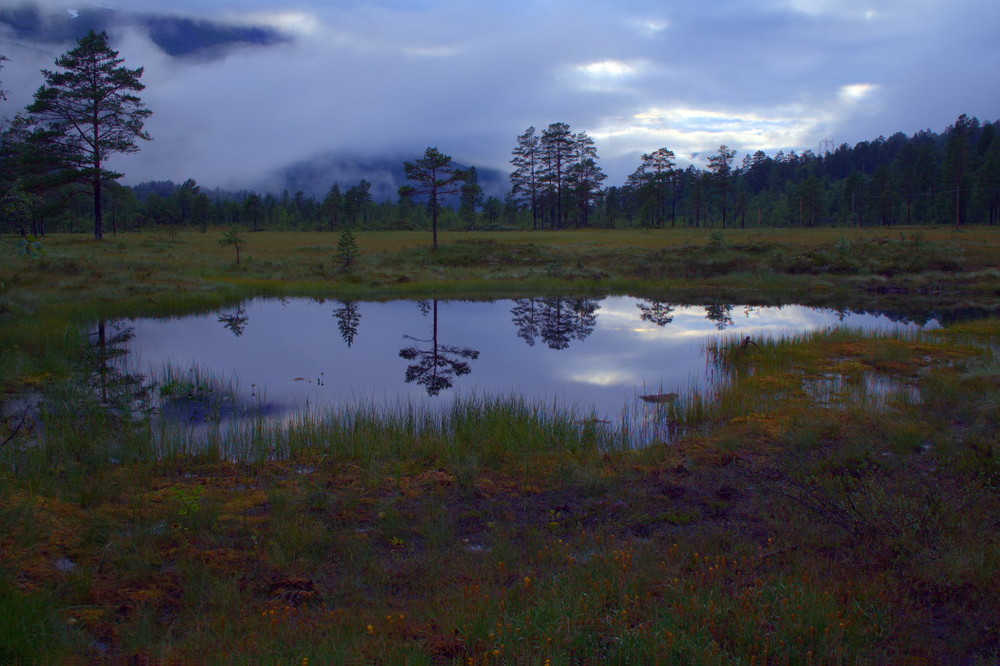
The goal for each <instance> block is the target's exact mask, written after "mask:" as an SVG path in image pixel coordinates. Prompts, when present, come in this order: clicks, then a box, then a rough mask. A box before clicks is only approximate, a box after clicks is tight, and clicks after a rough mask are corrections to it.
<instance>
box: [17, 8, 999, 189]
mask: <svg viewBox="0 0 1000 666" xmlns="http://www.w3.org/2000/svg"><path fill="white" fill-rule="evenodd" d="M42 4H43V5H45V6H48V7H52V8H61V9H65V8H66V7H72V6H74V5H69V4H66V3H61V4H56V3H53V2H43V3H42ZM117 6H118V7H120V8H123V9H142V10H149V11H157V12H163V11H169V12H172V13H175V14H180V15H185V16H196V17H204V18H209V19H212V20H217V21H226V22H235V23H241V24H253V25H271V26H275V27H277V28H279V29H280V30H282V31H284V32H285V33H286V34H288V35H289V36H290V37H291V39H290V40H289V41H287V42H286V43H284V44H282V45H279V46H271V47H267V48H260V47H257V48H240V49H236V50H233V51H230V52H229V53H228V54H227V55H226V56H225V57H221V58H216V59H212V60H208V61H205V60H193V59H179V58H172V57H170V56H167V55H166V54H164V53H163V52H162V51H160V50H159V49H158V48H157V47H156V46H155V45H154V44H152V43H151V42H150V41H149V40H148V38H147V37H145V36H144V35H142V34H140V33H138V32H129V33H125V34H120V35H116V36H115V47H116V48H117V49H119V50H120V52H121V55H122V56H123V57H124V58H125V59H126V64H127V65H128V66H131V67H136V66H140V65H142V66H144V67H145V75H144V78H143V81H144V83H145V84H146V85H147V89H146V91H145V92H144V93H143V99H144V100H145V101H146V103H147V106H148V107H149V108H150V109H152V110H153V111H154V116H153V117H152V118H151V119H150V121H149V123H148V125H147V127H148V129H149V130H150V131H151V133H152V134H153V135H154V137H155V140H154V141H153V142H152V143H150V144H145V145H144V146H143V149H142V151H141V153H139V154H137V155H134V156H129V157H127V158H125V159H127V163H125V164H123V165H121V166H122V168H123V169H124V170H126V171H127V172H128V177H127V179H126V181H127V182H138V181H142V180H150V179H173V180H175V181H181V180H183V179H185V178H188V177H193V178H196V179H197V180H198V181H199V182H200V183H202V184H205V185H209V186H215V185H220V186H228V185H239V184H242V183H246V182H250V181H253V180H254V179H259V178H260V177H262V176H263V175H264V174H266V173H268V172H271V171H273V170H275V169H276V168H279V167H281V166H284V165H286V164H289V163H292V162H295V161H298V160H303V159H309V158H312V157H314V156H317V155H320V154H323V153H328V152H331V151H332V152H334V153H336V154H343V155H353V156H357V157H383V156H384V157H393V158H395V157H400V156H401V157H404V158H412V157H416V156H418V155H419V154H420V153H422V152H423V149H424V148H426V147H427V146H436V147H438V148H439V149H441V150H442V151H444V152H446V153H448V154H451V155H452V156H453V157H455V159H457V160H460V161H462V162H464V163H467V164H474V165H477V166H483V167H494V168H499V169H504V170H506V169H507V165H508V160H509V159H510V151H511V148H512V147H513V145H514V142H515V138H516V136H517V135H518V134H519V133H521V132H522V131H524V129H525V128H526V127H528V126H529V125H534V126H536V127H538V128H539V129H541V128H543V127H545V126H546V125H548V124H549V123H552V122H556V121H560V122H566V123H569V125H570V126H571V127H572V128H573V129H574V130H575V131H580V130H584V131H586V132H588V133H589V134H590V135H591V136H593V137H594V138H595V140H596V142H597V146H598V150H599V153H600V156H601V158H602V164H603V165H604V167H605V170H606V171H607V172H608V174H609V176H610V178H609V181H608V184H620V183H621V182H622V181H623V180H624V178H625V176H626V175H627V174H628V173H629V172H630V171H632V170H633V169H634V168H635V166H636V165H637V163H638V159H639V156H640V154H641V153H643V152H650V151H653V150H655V149H657V148H659V147H661V146H666V147H668V148H670V149H672V150H674V151H675V152H676V153H677V155H678V156H679V157H681V158H682V160H683V161H685V162H686V161H690V160H694V161H695V163H698V157H697V156H698V155H699V154H700V155H702V156H704V155H705V154H706V153H709V152H712V151H713V150H714V149H716V148H718V146H719V145H720V144H723V143H724V144H727V145H729V146H730V147H731V148H735V149H736V150H738V151H739V154H738V157H737V159H740V158H742V156H743V155H744V154H745V153H747V152H753V151H755V150H758V149H761V150H764V151H766V152H768V153H772V154H773V153H774V152H776V151H777V150H779V149H784V150H786V151H787V150H789V149H796V150H800V151H801V150H804V149H810V148H811V149H812V150H817V149H818V144H819V142H820V141H821V140H823V139H824V138H830V139H833V141H834V142H835V143H836V144H840V143H845V142H846V143H850V144H853V143H855V142H857V141H861V140H866V139H872V138H875V137H877V136H879V135H886V136H888V135H890V134H892V133H894V132H897V131H902V132H905V133H907V134H911V133H913V132H916V131H918V130H921V129H932V130H934V131H941V130H943V129H944V128H945V127H946V126H947V125H949V124H950V123H952V122H953V121H954V120H955V118H956V117H957V116H958V115H959V114H961V113H967V114H970V115H976V116H978V117H979V118H980V119H983V120H987V119H988V120H993V119H997V118H998V117H1000V85H998V83H1000V82H998V78H997V72H1000V40H998V36H997V31H998V27H1000V3H998V2H997V0H867V1H863V0H704V1H701V2H691V1H690V0H659V1H652V0H649V1H646V0H635V1H631V0H617V1H612V0H606V1H599V0H504V1H503V2H496V1H488V0H409V1H403V0H370V1H354V0H325V1H321V0H213V1H212V2H210V3H208V2H203V1H201V0H199V1H197V2H196V1H194V0H161V1H160V2H156V3H153V2H145V1H144V0H142V1H139V2H129V3H126V2H119V3H118V4H117ZM69 46H70V45H62V46H60V45H46V46H44V47H39V46H37V45H27V44H24V43H16V42H15V41H13V40H10V39H7V40H4V35H3V34H2V33H0V53H6V54H7V55H8V56H9V57H10V58H11V62H9V63H7V67H6V68H5V69H4V70H3V71H2V72H0V80H2V81H3V87H4V88H6V89H8V90H9V91H11V94H10V95H9V99H8V102H7V103H6V104H5V105H3V106H0V112H5V113H8V114H9V113H13V111H16V110H17V109H18V108H20V107H23V105H24V104H26V103H28V102H29V101H30V97H31V94H32V92H33V91H34V90H35V89H36V88H37V86H38V85H39V84H40V83H41V78H40V75H39V74H38V69H39V68H40V67H50V68H51V66H52V60H53V59H54V58H55V57H56V56H57V55H58V54H59V53H61V52H63V51H65V50H66V49H67V48H68V47H69Z"/></svg>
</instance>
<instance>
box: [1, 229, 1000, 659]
mask: <svg viewBox="0 0 1000 666" xmlns="http://www.w3.org/2000/svg"><path fill="white" fill-rule="evenodd" d="M221 234H222V230H214V231H209V232H208V233H198V232H194V231H180V232H177V231H175V230H161V231H156V232H146V231H144V232H143V233H142V234H122V235H119V236H118V237H116V238H108V239H106V240H105V241H104V242H102V243H97V242H95V241H93V240H90V239H88V238H86V237H85V236H69V235H57V236H51V237H46V238H44V239H42V240H41V244H42V245H41V248H40V249H41V250H42V252H41V253H40V254H38V253H35V256H29V255H30V254H31V253H27V254H20V253H19V252H18V247H17V243H16V240H17V239H15V238H11V237H4V238H2V239H0V256H2V257H3V258H4V259H3V263H2V264H0V285H2V286H0V390H2V394H0V395H2V398H3V405H4V409H5V411H4V412H3V414H4V417H5V422H4V423H3V424H2V425H0V442H5V443H4V444H3V445H2V446H0V661H3V662H5V663H8V662H9V663H59V662H74V661H79V662H86V661H88V660H97V661H105V662H110V663H118V662H130V663H131V662H135V663H192V662H194V663H205V662H213V663H275V664H279V663H280V664H293V663H294V664H305V663H314V664H318V663H456V664H490V663H539V664H541V663H546V664H570V663H657V662H660V663H705V664H716V663H718V664H730V663H736V664H752V663H855V662H865V663H887V662H889V663H893V662H897V663H903V662H905V663H921V662H925V663H936V662H944V663H955V662H959V663H984V664H985V663H995V662H996V661H997V660H998V659H1000V625H998V622H997V619H996V618H997V617H1000V583H998V580H1000V577H998V576H997V573H998V565H1000V530H998V529H997V528H998V527H1000V443H998V440H997V436H996V424H997V422H998V420H1000V398H998V396H1000V391H998V387H1000V364H998V359H997V350H998V347H997V343H998V340H1000V319H997V318H994V317H993V316H990V315H991V314H992V313H995V312H996V311H997V308H998V307H1000V297H998V294H1000V249H998V241H1000V234H998V233H997V231H996V230H995V229H991V228H966V229H959V230H956V229H955V228H953V227H924V228H915V227H914V228H901V229H890V230H887V229H794V230H785V229H767V230H727V231H719V230H714V231H709V230H679V229H678V230H636V231H610V230H607V231H605V230H586V231H562V232H489V233H486V232H476V233H472V232H446V233H443V234H442V237H441V241H442V247H441V248H440V249H439V250H438V251H437V252H432V251H431V250H430V249H429V237H428V234H426V233H418V232H378V233H376V232H356V233H355V236H356V238H357V243H358V247H359V252H360V253H359V256H358V257H357V261H356V262H355V264H354V265H353V266H352V268H351V269H350V270H349V271H344V270H342V266H340V265H339V263H338V260H337V257H336V255H337V245H338V238H337V234H336V233H297V232H295V233H293V232H288V233H278V232H262V233H247V234H245V235H244V238H245V241H246V244H245V246H244V247H243V248H242V250H241V253H242V257H241V260H240V263H239V264H237V263H236V257H235V253H234V249H233V247H231V246H226V245H221V244H220V243H219V239H220V236H221ZM545 293H560V294H566V293H579V294H607V293H630V294H636V295H648V296H650V297H657V298H661V299H663V300H669V301H671V302H682V303H683V302H686V303H707V302H721V303H734V302H737V303H751V304H754V303H756V304H771V303H790V302H797V303H804V304H811V305H819V306H828V307H844V308H858V309H869V310H870V309H887V310H894V311H897V312H904V313H905V312H909V311H911V310H912V311H914V312H917V311H924V312H926V311H928V310H930V311H933V312H935V313H938V315H939V316H940V317H942V318H943V319H944V320H946V321H947V322H948V323H947V324H946V325H945V326H944V327H942V328H941V329H938V330H933V331H926V332H920V333H917V332H900V333H892V334H888V333H884V334H871V335H863V334H860V333H850V332H842V331H824V332H817V333H811V334H807V335H801V336H797V337H794V338H790V339H782V340H760V341H759V342H758V344H757V345H755V346H752V347H747V346H742V345H740V344H739V342H738V341H737V340H730V341H722V342H720V343H718V344H716V345H712V346H710V347H709V348H708V349H707V350H706V354H707V358H708V362H709V363H711V364H712V366H713V368H714V370H715V376H716V381H715V382H714V383H713V384H712V386H711V387H710V388H709V389H705V390H702V391H694V390H692V391H690V392H688V393H687V394H684V395H680V396H678V398H677V399H676V401H674V402H671V403H669V404H665V405H664V406H663V408H662V415H661V416H662V418H663V419H664V420H665V421H666V422H668V423H670V424H671V426H672V428H673V431H674V432H675V433H676V435H675V437H673V438H672V439H671V440H670V441H664V442H659V443H656V444H654V445H652V446H648V447H644V448H640V449H637V448H634V447H632V446H630V444H629V442H628V441H627V440H623V439H622V438H620V437H614V436H611V434H610V433H609V431H608V430H607V429H605V428H602V427H601V424H599V423H594V422H591V421H586V420H581V419H579V418H578V417H577V415H574V414H570V413H559V412H554V411H553V410H551V409H548V408H546V407H545V406H544V405H536V404H531V403H528V402H526V401H524V400H521V399H519V398H517V397H516V396H482V397H478V398H474V399H468V400H464V401H459V402H458V403H456V404H455V405H454V406H453V407H452V408H450V409H449V410H448V411H446V412H444V413H437V412H429V411H423V410H419V409H404V408H400V409H398V410H396V411H394V412H390V413H376V412H375V411H369V410H365V409H358V410H355V411H353V412H350V413H345V412H339V413H332V414H310V415H307V416H303V417H301V418H299V419H297V420H295V421H293V422H291V423H289V424H286V425H282V426H275V425H265V424H259V425H257V426H255V427H254V426H248V427H247V428H246V429H243V430H240V431H238V432H232V433H228V434H219V435H218V436H216V437H214V438H212V439H211V440H210V441H209V442H208V444H207V445H203V444H199V445H195V444H194V443H192V442H191V441H190V440H188V439H185V438H183V437H176V438H171V436H169V435H164V434H162V433H160V432H158V431H157V424H156V422H155V420H154V419H152V418H151V417H148V416H143V417H137V416H136V415H135V414H133V413H132V412H131V411H130V410H129V408H128V407H127V401H128V400H129V398H128V395H127V391H126V390H124V389H127V388H128V387H122V388H123V391H122V393H121V396H120V397H119V398H114V397H111V398H109V397H108V396H107V395H100V394H98V392H95V391H94V389H93V383H94V382H93V380H94V373H95V371H94V362H95V359H94V352H93V350H92V348H91V346H90V345H89V344H88V323H89V322H93V321H95V320H97V319H100V318H113V317H121V316H128V315H140V314H141V315H147V316H149V315H164V316H166V315H170V314H178V313H184V312H192V311H201V310H209V309H215V308H218V307H221V306H223V305H230V304H233V303H235V302H238V301H240V300H241V299H244V298H247V297H250V296H254V295H288V296H291V295H315V296H324V297H337V298H354V299H384V298H408V297H412V298H418V297H430V296H437V297H442V298H449V297H454V298H459V297H480V298H485V297H491V296H493V297H501V296H515V295H521V294H545ZM970 312H972V313H978V314H979V316H978V317H977V318H974V319H968V320H965V319H963V317H964V316H965V315H967V314H968V313H970ZM116 400H118V402H116ZM25 403H27V404H37V405H38V407H37V408H36V409H35V410H25V409H21V406H22V405H24V404H25Z"/></svg>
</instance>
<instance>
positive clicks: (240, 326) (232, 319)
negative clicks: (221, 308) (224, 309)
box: [219, 306, 250, 337]
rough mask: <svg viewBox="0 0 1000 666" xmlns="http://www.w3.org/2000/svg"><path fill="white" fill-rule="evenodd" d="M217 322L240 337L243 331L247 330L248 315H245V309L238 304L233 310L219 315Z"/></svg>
mask: <svg viewBox="0 0 1000 666" xmlns="http://www.w3.org/2000/svg"><path fill="white" fill-rule="evenodd" d="M219 323H220V324H222V325H223V326H225V327H226V328H227V329H229V330H230V331H232V333H233V335H235V336H236V337H240V336H241V335H243V332H244V331H246V330H247V324H248V323H250V317H249V316H248V315H247V313H246V310H244V309H243V307H242V306H240V307H238V308H236V309H235V310H234V311H233V312H228V313H224V314H221V315H219Z"/></svg>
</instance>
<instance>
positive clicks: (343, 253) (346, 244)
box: [337, 227, 358, 273]
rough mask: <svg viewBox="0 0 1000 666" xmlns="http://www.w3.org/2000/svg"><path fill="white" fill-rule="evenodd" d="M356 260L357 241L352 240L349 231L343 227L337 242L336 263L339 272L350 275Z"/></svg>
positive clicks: (352, 237)
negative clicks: (338, 265)
mask: <svg viewBox="0 0 1000 666" xmlns="http://www.w3.org/2000/svg"><path fill="white" fill-rule="evenodd" d="M357 260H358V241H357V240H356V239H355V238H354V234H353V233H352V232H351V229H350V228H349V227H344V229H343V231H341V232H340V238H339V239H338V240H337V263H338V264H340V270H341V271H342V272H344V273H350V272H351V269H353V268H354V264H355V263H356V262H357Z"/></svg>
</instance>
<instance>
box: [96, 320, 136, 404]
mask: <svg viewBox="0 0 1000 666" xmlns="http://www.w3.org/2000/svg"><path fill="white" fill-rule="evenodd" d="M134 336H135V332H134V328H133V327H132V326H128V325H127V324H126V323H125V322H122V321H108V320H106V319H101V320H100V321H98V322H97V328H96V329H95V330H94V331H92V332H91V336H90V337H91V343H90V352H91V354H92V356H93V360H94V363H93V368H94V371H93V373H92V374H91V381H90V384H91V386H92V387H93V390H94V392H95V393H96V395H97V396H98V399H99V400H100V402H101V404H102V405H105V406H109V407H114V408H125V407H127V406H128V405H131V404H133V403H142V404H143V405H145V404H146V402H147V398H148V394H149V391H148V388H149V387H147V386H146V385H145V381H146V377H145V376H144V375H143V374H140V373H138V372H131V371H129V369H128V365H127V364H124V363H121V362H119V361H120V360H121V359H123V358H124V357H125V356H127V355H128V343H129V341H130V340H132V338H133V337H134Z"/></svg>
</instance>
